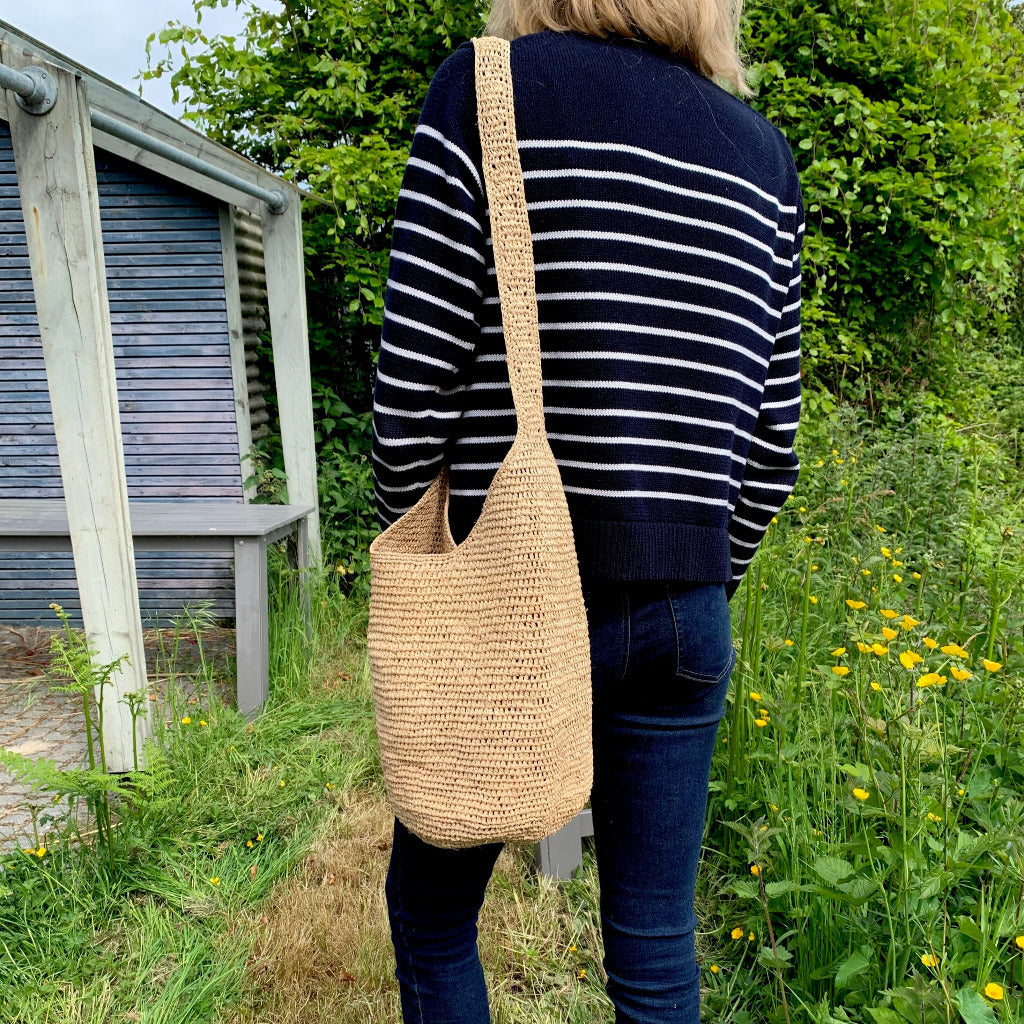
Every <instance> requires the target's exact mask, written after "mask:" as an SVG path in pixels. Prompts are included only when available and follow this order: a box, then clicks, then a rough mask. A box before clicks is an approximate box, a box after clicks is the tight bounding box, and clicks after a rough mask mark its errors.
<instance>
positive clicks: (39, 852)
mask: <svg viewBox="0 0 1024 1024" xmlns="http://www.w3.org/2000/svg"><path fill="white" fill-rule="evenodd" d="M45 853H46V847H45V846H40V847H39V849H38V850H36V856H37V857H42V856H44V855H45Z"/></svg>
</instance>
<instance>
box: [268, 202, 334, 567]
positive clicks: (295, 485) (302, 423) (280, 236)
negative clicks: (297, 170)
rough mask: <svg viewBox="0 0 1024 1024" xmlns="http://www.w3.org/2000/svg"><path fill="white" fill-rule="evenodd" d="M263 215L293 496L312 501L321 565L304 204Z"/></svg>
mask: <svg viewBox="0 0 1024 1024" xmlns="http://www.w3.org/2000/svg"><path fill="white" fill-rule="evenodd" d="M260 219H261V223H262V228H263V255H264V259H265V260H266V266H267V305H268V315H269V317H270V338H271V343H272V345H273V350H274V380H275V383H276V387H277V404H278V410H279V413H280V417H281V447H282V448H283V450H284V468H285V473H286V474H287V476H288V500H289V501H291V502H294V503H295V504H304V505H310V506H312V507H313V510H314V511H313V514H312V516H311V518H310V522H309V546H310V558H311V560H312V563H313V564H314V565H319V564H320V559H321V554H320V517H319V496H318V492H317V482H316V447H315V445H314V441H313V386H312V381H311V378H310V369H309V333H308V322H307V319H306V271H305V264H304V261H303V248H302V205H301V203H299V202H298V201H294V200H293V201H292V202H291V203H290V204H289V206H288V209H287V210H285V212H284V213H280V214H275V213H271V212H270V211H269V210H268V209H267V208H266V207H265V206H264V207H263V208H262V210H261V212H260Z"/></svg>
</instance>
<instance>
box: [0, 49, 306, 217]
mask: <svg viewBox="0 0 1024 1024" xmlns="http://www.w3.org/2000/svg"><path fill="white" fill-rule="evenodd" d="M0 87H2V88H4V89H10V90H11V91H12V92H13V93H14V94H15V95H16V96H17V103H18V105H19V106H20V107H21V108H22V109H23V110H26V111H28V112H29V113H30V114H46V113H49V111H51V110H52V109H53V105H54V103H55V102H56V99H57V84H56V82H54V80H53V78H52V76H50V75H49V74H47V72H46V71H45V70H44V69H43V68H36V67H27V68H25V69H24V70H23V71H15V70H14V68H10V67H8V66H7V65H6V64H0ZM89 120H90V121H91V122H92V126H93V128H95V129H97V131H101V132H104V133H105V134H107V135H112V136H113V137H114V138H116V139H121V140H122V141H123V142H129V143H131V144H132V145H133V146H138V147H139V149H144V150H146V152H148V153H153V154H155V155H156V156H162V157H163V158H164V159H165V160H170V161H172V162H173V163H176V164H178V165H180V166H181V167H187V168H188V169H189V170H192V171H196V172H197V173H199V174H202V175H204V176H205V177H207V178H212V179H213V180H214V181H219V182H221V183H223V184H225V185H230V186H231V187H232V188H235V189H238V191H239V192H244V193H245V194H246V195H250V196H255V197H256V198H257V199H260V200H262V201H263V202H264V203H266V204H267V208H268V209H269V210H270V212H271V213H284V211H285V210H287V209H288V193H287V192H286V191H285V190H284V189H283V188H274V189H267V188H261V187H260V186H259V185H256V184H254V183H253V182H251V181H246V180H245V178H240V177H239V176H238V175H237V174H232V173H231V172H230V171H225V170H224V169H223V168H220V167H217V166H215V165H214V164H211V163H210V162H209V161H207V160H201V159H200V158H199V157H197V156H193V155H192V154H191V153H186V152H184V151H183V150H180V149H177V148H176V147H175V146H172V145H171V144H170V143H168V142H162V141H161V140H160V139H154V138H153V137H152V136H150V135H147V134H146V133H145V132H144V131H140V130H139V129H138V128H134V127H133V126H132V125H130V124H125V123H124V122H123V121H118V120H117V119H116V118H113V117H111V116H110V115H109V114H104V113H103V112H102V111H99V110H90V111H89Z"/></svg>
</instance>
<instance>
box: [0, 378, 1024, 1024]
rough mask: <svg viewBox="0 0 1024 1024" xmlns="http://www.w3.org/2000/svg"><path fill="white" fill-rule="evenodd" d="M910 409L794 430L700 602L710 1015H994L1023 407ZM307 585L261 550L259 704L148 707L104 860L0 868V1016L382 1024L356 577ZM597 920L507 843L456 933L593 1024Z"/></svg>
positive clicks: (1020, 569) (384, 968)
mask: <svg viewBox="0 0 1024 1024" xmlns="http://www.w3.org/2000/svg"><path fill="white" fill-rule="evenodd" d="M1015 368H1016V369H1015ZM1019 369H1020V367H1019V361H1018V362H1012V361H1009V362H1004V363H1003V364H1001V370H1002V372H1003V373H1004V374H1005V375H1006V376H1008V377H1011V378H1012V377H1013V376H1014V374H1015V373H1017V377H1018V379H1020V377H1021V376H1024V375H1021V374H1019V372H1018V371H1019ZM997 399H998V400H997ZM917 404H918V415H916V416H915V417H911V416H909V415H906V414H902V413H900V412H899V411H898V409H897V407H896V406H895V405H890V406H887V407H886V409H885V410H883V411H881V412H880V413H879V414H878V415H877V416H876V418H875V420H874V422H873V423H872V422H870V421H869V420H867V419H866V418H865V417H864V416H863V415H858V414H856V413H854V412H853V411H852V410H850V409H849V408H848V407H844V408H841V409H839V410H838V411H836V412H835V413H834V414H833V415H831V416H827V417H826V416H824V415H821V414H819V415H817V416H811V417H808V419H807V420H806V421H805V424H804V427H803V428H802V431H801V437H800V446H801V457H802V462H803V466H804V469H803V472H802V473H801V477H800V481H799V484H798V487H797V490H796V492H795V494H794V496H793V499H792V500H791V501H789V502H787V504H786V507H785V509H784V510H783V511H782V512H781V513H780V515H779V516H778V522H777V523H776V524H774V525H773V526H772V527H771V530H770V533H769V536H768V538H767V539H766V541H765V544H764V545H763V547H762V550H761V552H760V554H759V556H758V558H757V560H756V562H755V563H754V565H753V566H752V567H751V569H750V571H749V572H748V574H747V578H746V580H745V582H744V584H743V585H742V586H741V588H740V589H739V591H738V592H737V594H736V595H735V597H734V599H733V602H732V615H733V622H734V628H735V639H736V643H737V645H738V646H739V647H740V648H741V651H740V659H739V661H738V663H737V668H736V671H735V674H734V676H733V685H732V688H731V694H730V699H729V704H728V709H727V716H726V719H725V720H724V721H723V723H722V727H721V729H720V732H719V736H720V741H719V743H718V745H717V749H716V753H715V762H714V766H713V772H712V787H711V800H710V808H709V827H708V832H707V836H706V839H705V850H704V859H703V863H702V869H701V876H700V882H699V891H698V916H699V919H700V929H699V934H698V953H699V958H700V961H701V969H702V975H703V984H704V986H705V991H704V1019H705V1020H706V1021H708V1022H711V1024H716V1022H722V1024H725V1022H730V1024H744V1022H748V1021H749V1022H762V1021H770V1022H776V1021H785V1020H787V1018H788V1020H790V1021H793V1022H797V1021H800V1022H808V1024H810V1022H815V1024H832V1022H834V1021H856V1022H864V1024H946V1022H950V1021H966V1022H967V1024H975V1022H982V1021H987V1022H992V1021H995V1020H998V1021H1005V1022H1020V1021H1021V1020H1022V1018H1024V1013H1022V1002H1024V1000H1022V996H1024V948H1021V946H1022V945H1024V744H1022V741H1021V736H1022V730H1024V686H1022V668H1024V660H1022V652H1021V637H1022V630H1024V603H1022V602H1021V600H1020V585H1021V580H1022V575H1024V516H1022V514H1021V512H1022V494H1021V485H1020V482H1019V481H1020V471H1021V469H1022V468H1024V467H1022V461H1021V460H1022V458H1024V455H1022V449H1021V446H1020V445H1019V444H1018V437H1019V429H1018V428H1019V424H1020V422H1021V421H1022V417H1021V416H1020V412H1021V409H1022V408H1024V399H1021V398H1020V397H1019V396H1016V395H1015V393H1014V392H1013V391H1012V389H1011V388H1009V387H1008V386H1003V387H1001V389H997V395H996V397H995V398H993V399H992V400H991V401H990V402H989V404H988V405H987V406H982V407H979V410H978V412H977V414H976V415H975V416H974V418H973V419H972V422H971V423H970V424H960V423H955V422H952V421H949V420H947V419H946V418H945V416H944V415H943V413H942V410H941V409H935V408H932V407H930V406H929V405H928V404H927V403H924V402H921V403H917ZM883 531H884V532H883ZM808 538H809V539H808ZM883 548H884V549H885V551H883ZM339 563H342V564H345V565H346V566H348V565H351V564H352V563H353V557H352V553H351V552H346V553H344V554H343V555H342V556H339V557H338V558H329V559H328V566H327V571H326V572H325V573H324V575H323V577H322V578H321V579H319V580H318V581H317V582H316V586H315V588H314V589H315V592H314V596H313V601H312V610H313V635H312V637H311V638H310V637H308V636H307V634H306V632H305V628H304V625H303V617H302V611H301V607H300V605H299V601H298V592H297V589H296V588H295V586H294V585H293V581H292V580H291V579H290V578H289V573H288V571H287V570H285V569H284V568H283V566H282V560H280V559H276V560H275V561H274V564H273V567H272V568H273V571H274V573H275V580H274V583H273V586H272V588H271V592H272V601H273V609H272V633H271V659H272V693H271V699H270V701H269V702H268V704H267V706H266V708H265V709H264V710H263V712H262V713H261V714H260V715H259V716H258V717H257V718H256V720H255V721H254V722H253V723H251V724H250V723H247V722H246V720H245V719H244V718H243V717H241V716H239V715H238V714H237V713H235V712H234V711H233V710H232V709H231V708H229V707H226V706H224V705H223V704H221V703H220V702H219V701H218V700H217V697H216V693H217V690H216V688H215V687H213V686H212V685H211V686H206V687H205V688H204V690H203V691H201V692H203V693H204V696H203V698H202V699H201V702H200V703H199V704H198V705H184V704H183V705H182V706H181V707H180V709H179V710H180V712H181V713H180V714H178V713H177V712H176V714H175V717H174V720H173V722H172V724H171V725H170V726H169V727H167V728H166V729H162V730H158V731H157V733H156V737H155V742H154V744H153V745H152V746H151V747H150V748H149V749H148V751H147V753H148V770H149V777H150V780H151V784H150V786H149V788H148V790H146V791H142V790H140V791H139V793H138V796H137V797H136V798H134V799H124V798H123V799H121V800H120V801H119V802H118V804H117V807H116V813H115V815H114V827H113V829H112V832H111V835H112V851H111V852H112V855H113V860H112V864H111V863H110V862H108V861H106V860H105V859H104V858H103V857H101V856H99V855H98V854H97V852H96V851H95V850H94V849H93V848H92V847H91V846H89V845H86V846H84V847H80V846H78V845H77V844H75V843H72V842H61V843H56V844H52V847H51V848H50V849H49V850H48V851H47V853H46V854H45V855H44V856H43V857H41V858H40V857H37V856H30V855H28V854H25V853H21V852H19V853H16V854H14V855H11V856H7V857H4V858H3V860H2V867H3V872H2V874H0V991H3V993H4V999H3V1000H0V1019H3V1020H10V1021H18V1022H19V1024H20V1022H24V1024H43V1022H50V1021H54V1022H56V1021H61V1022H62V1024H63V1022H71V1024H75V1022H94V1021H95V1022H99V1021H104V1022H108V1021H147V1022H148V1021H159V1022H168V1024H170V1022H175V1024H177V1022H189V1021H207V1020H216V1021H225V1022H227V1021H231V1022H233V1024H256V1022H266V1021H275V1022H282V1024H283V1022H290V1021H293V1020H294V1021H296V1022H298V1021H300V1020H301V1021H303V1022H304V1024H317V1022H319V1021H323V1022H324V1024H326V1022H327V1021H331V1022H332V1024H350V1022H351V1024H356V1022H359V1024H367V1022H370V1024H376V1022H379V1024H397V1022H398V1021H399V1019H400V1017H399V1013H398V1001H397V987H396V982H395V980H394V977H393V958H392V952H391V948H390V943H389V938H388V933H387V922H386V916H385V912H384V904H383V892H382V887H383V875H384V871H385V869H386V866H387V859H388V842H389V840H390V815H389V814H388V812H387V807H386V804H385V802H384V791H383V784H382V781H381V777H380V768H379V761H378V758H377V751H376V741H375V735H374V726H373V711H372V702H371V700H370V688H369V679H368V670H367V662H366V658H365V651H364V636H365V617H366V600H365V599H366V590H365V579H363V580H361V581H360V580H357V581H356V583H355V589H354V590H353V591H352V592H351V593H350V594H348V595H347V596H346V594H345V590H346V589H347V587H348V586H349V585H350V583H349V582H347V580H348V577H345V576H343V575H341V574H338V573H337V572H333V571H332V569H333V566H334V565H335V564H339ZM899 563H902V564H899ZM915 574H919V576H918V575H915ZM896 577H900V579H897V578H896ZM850 601H852V602H854V603H855V604H856V603H857V602H861V601H863V602H864V607H863V608H858V607H851V606H850V604H848V602H850ZM883 609H885V610H890V611H892V612H894V613H895V615H894V616H893V617H891V618H887V617H885V616H884V615H883V614H882V611H883ZM905 627H906V628H905ZM883 629H884V630H889V631H890V635H888V636H887V635H886V634H885V633H883ZM925 637H929V638H933V639H934V640H935V641H937V642H938V645H939V646H938V648H936V649H934V650H933V649H930V648H929V646H928V645H927V644H926V643H925V641H924V638H925ZM950 644H956V645H959V646H960V647H962V649H963V650H964V651H965V652H966V653H967V657H965V658H964V657H958V656H957V652H956V651H954V652H953V653H952V654H949V653H943V652H942V650H941V647H942V646H946V645H950ZM858 645H861V646H863V647H864V648H866V650H863V651H862V650H861V649H860V647H859V646H858ZM872 645H878V647H877V648H874V649H873V648H872ZM840 648H845V652H844V653H842V654H834V653H833V652H835V651H837V650H838V649H840ZM886 649H887V650H886ZM951 650H952V648H951ZM883 651H885V653H882V652H883ZM905 651H912V652H914V653H917V654H919V655H920V657H921V659H922V661H921V662H920V663H918V664H914V665H912V666H911V667H906V666H905V665H904V664H902V663H901V662H900V660H899V655H900V653H901V652H905ZM983 659H988V660H989V661H990V662H991V663H993V664H994V663H997V662H998V663H999V664H1000V665H1001V668H999V669H998V670H997V671H991V672H990V671H988V670H987V669H986V668H985V667H984V661H983ZM911 660H912V659H911ZM954 667H957V669H958V671H959V672H960V673H961V674H962V672H963V671H965V670H966V671H969V672H970V673H971V675H970V676H968V677H964V678H961V679H957V678H955V676H954V673H953V668H954ZM833 668H840V669H842V668H848V669H849V671H848V672H845V673H841V674H839V673H836V672H834V671H833ZM928 672H932V673H935V674H936V675H938V676H945V679H944V680H943V681H941V682H940V681H938V680H937V681H936V682H935V684H934V685H921V682H920V681H921V679H922V676H925V674H926V673H928ZM925 681H926V682H927V677H926V678H925ZM872 684H874V685H872ZM752 693H753V694H756V695H757V696H756V697H752V696H751V694H752ZM186 717H187V718H188V719H189V721H188V722H187V723H185V722H183V721H182V719H183V718H186ZM204 721H205V722H206V725H201V724H200V723H201V722H204ZM759 723H761V724H759ZM752 866H756V867H757V869H758V872H759V873H758V874H757V875H755V874H753V873H752V872H751V867H752ZM597 900H598V886H597V875H596V870H595V864H594V860H593V850H592V846H591V845H590V843H589V841H588V843H587V844H586V846H585V863H584V869H583V871H582V872H581V873H580V875H579V876H578V877H577V878H575V879H573V880H571V881H570V882H567V883H561V884H553V883H550V882H548V881H546V880H543V879H539V878H537V876H536V873H535V872H534V870H533V868H532V864H531V851H530V850H529V849H528V848H525V847H508V848H506V850H505V851H504V852H503V853H502V856H501V858H499V862H498V866H497V868H496V871H495V876H494V878H493V879H492V882H491V886H490V889H489V892H488V897H487V900H486V902H485V904H484V910H483V912H482V915H481V955H482V958H483V961H484V966H485V971H486V972H487V976H488V980H489V985H490V991H491V1002H492V1011H493V1015H494V1019H495V1020H496V1021H498V1022H501V1024H520V1022H522V1024H527V1022H529V1024H556V1022H557V1024H565V1022H570V1024H600V1022H605V1024H609V1022H611V1020H612V1019H613V1012H612V1008H611V1005H610V1003H609V1002H608V1000H607V997H606V996H605V994H604V991H603V985H602V977H601V974H602V971H601V962H600V960H601V944H600V934H599V915H598V911H597ZM734 930H737V931H736V934H737V935H738V936H739V937H738V938H733V937H732V934H733V932H734ZM750 935H753V938H752V939H751V938H749V936H750ZM1018 936H1021V939H1020V940H1019V942H1018V941H1017V937H1018ZM922 958H924V959H922ZM933 958H934V959H933ZM713 968H716V969H713ZM993 985H998V986H1000V987H1001V990H1002V995H1003V998H1002V999H996V998H993V995H994V994H995V993H996V990H995V989H994V988H992V987H991V986H993ZM987 986H989V987H988V989H987V991H988V993H989V995H986V994H985V992H986V987H987ZM783 993H785V1000H784V999H783Z"/></svg>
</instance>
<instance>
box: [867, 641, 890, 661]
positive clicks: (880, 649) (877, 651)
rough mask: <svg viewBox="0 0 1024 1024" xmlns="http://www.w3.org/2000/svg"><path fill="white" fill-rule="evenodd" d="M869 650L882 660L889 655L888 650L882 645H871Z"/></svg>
mask: <svg viewBox="0 0 1024 1024" xmlns="http://www.w3.org/2000/svg"><path fill="white" fill-rule="evenodd" d="M871 650H873V651H874V652H875V654H877V655H878V656H879V657H880V658H884V657H885V656H886V655H887V654H888V653H889V648H888V647H886V646H885V645H884V644H872V645H871Z"/></svg>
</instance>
